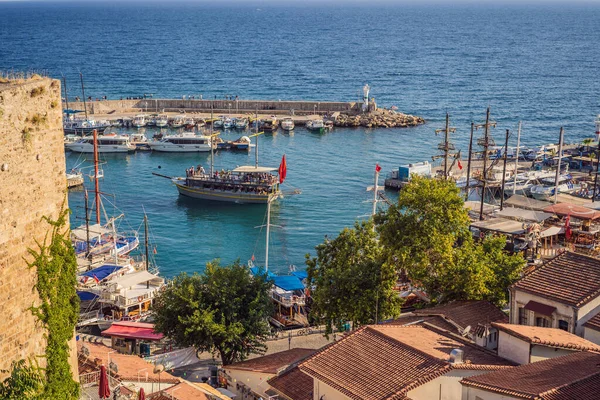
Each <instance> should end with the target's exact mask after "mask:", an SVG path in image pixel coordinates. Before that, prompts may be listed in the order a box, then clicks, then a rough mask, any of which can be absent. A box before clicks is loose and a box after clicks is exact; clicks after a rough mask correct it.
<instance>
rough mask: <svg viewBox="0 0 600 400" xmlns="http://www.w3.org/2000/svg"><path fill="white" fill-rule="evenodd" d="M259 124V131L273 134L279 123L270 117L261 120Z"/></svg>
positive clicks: (272, 116)
mask: <svg viewBox="0 0 600 400" xmlns="http://www.w3.org/2000/svg"><path fill="white" fill-rule="evenodd" d="M260 122H261V124H260V129H261V130H263V131H265V132H274V131H276V130H277V128H279V121H278V120H277V118H276V117H275V116H274V115H271V116H270V117H268V118H263V119H262V120H261V121H260Z"/></svg>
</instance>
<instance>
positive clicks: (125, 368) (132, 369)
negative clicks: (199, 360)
mask: <svg viewBox="0 0 600 400" xmlns="http://www.w3.org/2000/svg"><path fill="white" fill-rule="evenodd" d="M84 345H85V347H87V349H88V350H89V352H90V354H89V356H87V357H85V356H84V355H83V354H82V353H81V348H82V347H83V346H84ZM77 352H78V353H79V354H80V356H79V360H80V361H81V362H82V363H83V364H84V365H82V366H80V369H81V370H84V371H88V370H89V369H90V366H91V367H94V368H95V366H94V360H95V359H100V360H101V361H102V363H103V364H104V365H106V366H108V364H109V362H108V359H109V353H110V361H112V362H114V363H115V364H117V367H118V368H119V370H118V372H117V374H116V375H117V377H118V378H119V379H121V380H126V381H130V380H132V381H137V380H138V372H139V371H141V372H140V375H139V377H140V379H141V380H144V381H145V380H146V372H147V373H148V380H147V381H148V382H158V380H159V375H158V374H155V373H154V366H153V365H152V364H150V363H148V362H146V361H144V360H143V359H142V358H140V357H138V356H136V355H131V354H121V353H117V352H115V350H114V349H112V348H110V347H107V346H104V345H101V344H95V343H82V342H77ZM86 358H87V360H86ZM142 370H145V371H142ZM160 381H161V382H167V383H178V382H179V381H180V380H179V379H178V378H176V377H174V376H173V375H171V374H169V373H168V372H161V374H160Z"/></svg>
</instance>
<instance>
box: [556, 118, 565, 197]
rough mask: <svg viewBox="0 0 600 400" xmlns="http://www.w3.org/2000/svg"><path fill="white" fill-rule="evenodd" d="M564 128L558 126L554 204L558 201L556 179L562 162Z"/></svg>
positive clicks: (558, 176)
mask: <svg viewBox="0 0 600 400" xmlns="http://www.w3.org/2000/svg"><path fill="white" fill-rule="evenodd" d="M563 137H564V129H563V127H562V126H561V127H560V137H559V139H558V168H556V177H555V178H554V204H556V202H557V201H558V179H559V178H560V163H561V162H562V149H563Z"/></svg>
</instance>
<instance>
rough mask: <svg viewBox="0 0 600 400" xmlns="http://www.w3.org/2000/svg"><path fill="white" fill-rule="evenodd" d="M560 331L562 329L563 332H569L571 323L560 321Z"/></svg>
mask: <svg viewBox="0 0 600 400" xmlns="http://www.w3.org/2000/svg"><path fill="white" fill-rule="evenodd" d="M558 329H562V330H563V331H567V332H568V331H569V323H568V322H567V321H565V320H562V319H560V320H558Z"/></svg>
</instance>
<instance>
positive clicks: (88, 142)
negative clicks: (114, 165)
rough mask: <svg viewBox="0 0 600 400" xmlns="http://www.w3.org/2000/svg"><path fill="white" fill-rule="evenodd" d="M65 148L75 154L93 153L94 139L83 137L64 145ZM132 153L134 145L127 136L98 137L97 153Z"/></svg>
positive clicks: (109, 135) (110, 135) (113, 134)
mask: <svg viewBox="0 0 600 400" xmlns="http://www.w3.org/2000/svg"><path fill="white" fill-rule="evenodd" d="M65 147H66V148H67V149H69V150H71V151H73V152H76V153H93V152H94V138H93V137H91V136H88V137H84V138H83V139H80V140H78V141H76V142H73V143H67V144H65ZM132 151H135V145H134V144H132V143H131V142H130V140H129V136H127V135H117V134H115V133H110V134H108V135H101V136H98V153H128V152H132Z"/></svg>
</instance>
